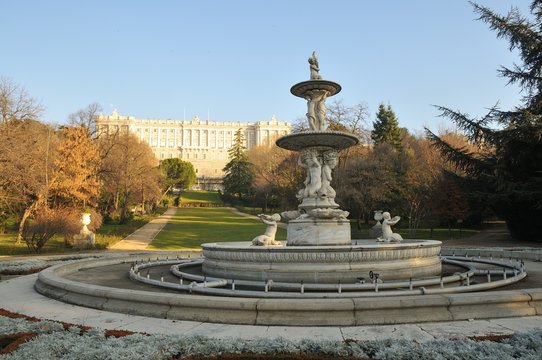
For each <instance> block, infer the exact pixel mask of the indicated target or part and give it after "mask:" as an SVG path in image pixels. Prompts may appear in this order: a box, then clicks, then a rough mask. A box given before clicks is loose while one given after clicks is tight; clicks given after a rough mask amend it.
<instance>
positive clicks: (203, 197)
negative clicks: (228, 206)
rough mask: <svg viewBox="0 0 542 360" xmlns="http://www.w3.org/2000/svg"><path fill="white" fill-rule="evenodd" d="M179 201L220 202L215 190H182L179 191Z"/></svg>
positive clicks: (183, 202) (185, 202)
mask: <svg viewBox="0 0 542 360" xmlns="http://www.w3.org/2000/svg"><path fill="white" fill-rule="evenodd" d="M181 203H182V204H187V203H213V204H222V200H220V196H219V195H218V192H217V191H204V190H201V191H183V192H182V193H181Z"/></svg>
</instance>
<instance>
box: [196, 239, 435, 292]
mask: <svg viewBox="0 0 542 360" xmlns="http://www.w3.org/2000/svg"><path fill="white" fill-rule="evenodd" d="M441 245H442V243H441V242H440V241H436V240H404V241H402V242H400V243H377V242H376V241H375V240H353V241H352V244H351V245H342V246H337V245H332V246H286V243H284V246H267V247H262V246H253V245H252V244H251V242H227V243H207V244H203V245H202V248H203V256H204V259H205V260H204V262H203V272H204V274H206V275H208V276H213V277H220V278H224V279H244V280H262V281H266V280H273V281H283V282H300V281H304V282H306V283H337V282H339V281H340V282H342V283H347V282H356V281H360V279H362V278H364V279H368V278H369V276H370V273H371V272H372V273H373V274H374V273H378V274H379V277H380V278H381V279H382V280H384V281H386V280H408V279H409V278H424V277H431V276H439V275H440V274H441V271H442V266H441V261H440V256H439V254H440V250H441Z"/></svg>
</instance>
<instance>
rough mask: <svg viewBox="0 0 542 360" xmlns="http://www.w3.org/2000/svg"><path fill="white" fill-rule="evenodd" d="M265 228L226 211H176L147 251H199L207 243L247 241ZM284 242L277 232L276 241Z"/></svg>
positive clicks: (283, 235)
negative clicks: (151, 249) (150, 249)
mask: <svg viewBox="0 0 542 360" xmlns="http://www.w3.org/2000/svg"><path fill="white" fill-rule="evenodd" d="M265 228H266V225H264V224H263V223H261V222H260V221H258V220H255V219H252V218H248V217H243V216H239V215H235V214H233V213H232V212H231V210H229V209H228V208H180V209H178V210H177V213H176V214H175V216H174V217H173V218H172V219H171V221H169V222H168V224H167V225H166V226H165V227H164V229H163V230H162V231H161V232H160V233H159V234H158V235H157V236H156V238H155V239H154V240H153V241H152V243H151V245H150V246H149V247H150V248H153V249H159V250H173V249H199V248H200V245H201V244H203V243H209V242H226V241H251V240H252V239H253V238H254V237H256V236H258V235H261V234H263V233H264V231H265ZM285 239H286V230H284V229H281V228H279V229H278V231H277V240H285Z"/></svg>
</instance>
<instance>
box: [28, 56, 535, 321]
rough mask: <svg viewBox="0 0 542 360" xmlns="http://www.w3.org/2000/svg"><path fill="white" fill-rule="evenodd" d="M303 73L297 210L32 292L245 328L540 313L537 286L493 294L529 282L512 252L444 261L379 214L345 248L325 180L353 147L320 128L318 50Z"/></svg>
mask: <svg viewBox="0 0 542 360" xmlns="http://www.w3.org/2000/svg"><path fill="white" fill-rule="evenodd" d="M309 64H310V69H311V77H310V80H308V81H304V82H301V83H298V84H296V85H294V86H293V87H292V89H291V92H292V93H293V94H294V95H295V96H299V97H302V98H304V99H306V100H307V108H308V111H307V120H308V123H309V129H308V130H307V131H303V132H300V133H296V134H291V135H287V136H284V137H282V138H280V139H278V140H277V145H278V146H280V147H282V148H285V149H289V150H291V151H295V152H298V153H299V164H300V166H302V167H303V168H305V169H306V171H307V177H306V180H305V183H304V188H303V189H300V191H299V193H298V198H299V202H300V203H299V205H298V208H297V209H296V210H292V211H287V212H284V213H282V214H273V215H260V219H261V221H262V222H263V223H264V224H265V225H267V228H266V230H265V233H264V234H262V235H260V236H257V237H256V238H254V239H253V240H252V241H239V242H229V243H208V244H203V245H202V248H203V258H201V257H199V256H198V257H197V258H191V256H190V254H187V253H186V252H182V253H172V252H168V253H166V254H162V258H159V257H158V256H157V257H156V260H154V259H151V255H150V254H146V253H142V254H129V255H124V256H119V257H112V258H110V257H105V258H103V259H90V260H82V261H77V262H73V263H72V262H68V263H67V264H59V265H56V266H52V267H50V268H48V269H45V270H43V271H42V272H41V273H40V274H39V276H38V280H37V281H36V283H35V289H36V290H37V291H38V292H39V293H41V294H44V295H47V296H49V297H52V298H54V299H58V300H60V301H65V302H68V303H71V304H76V305H83V306H88V307H93V308H98V309H101V310H107V311H114V312H122V313H128V314H134V315H144V316H153V317H157V318H169V319H179V320H191V321H205V322H222V323H231V324H250V325H295V326H307V325H318V326H328V325H338V326H354V325H374V324H396V323H409V322H420V321H450V320H467V319H484V318H492V317H507V316H525V315H535V314H539V313H540V311H541V310H540V309H539V308H540V304H539V303H540V301H538V302H537V299H538V300H539V299H540V298H541V295H540V294H541V290H540V289H531V290H525V289H522V290H518V291H516V292H513V291H508V292H506V291H498V292H491V291H490V290H493V289H497V288H499V287H502V286H507V285H510V284H514V283H516V282H518V281H520V280H522V279H524V278H525V277H526V276H527V273H526V271H525V267H524V263H523V260H521V261H520V259H516V260H515V261H513V260H512V256H515V255H513V254H507V255H506V256H507V257H508V256H510V258H509V259H504V258H502V254H501V260H500V261H498V260H496V259H494V258H493V256H494V254H493V251H494V250H493V249H491V250H489V251H485V252H486V255H489V259H484V258H481V254H480V250H479V249H473V250H472V251H471V250H469V251H467V250H464V253H463V255H457V256H456V255H455V252H454V253H452V255H451V256H450V255H448V256H442V257H441V256H440V250H441V242H440V241H434V240H409V239H405V240H403V239H402V238H401V237H400V236H399V235H398V234H395V233H393V231H392V228H391V226H393V225H394V224H395V223H396V222H397V221H399V217H397V216H396V217H391V215H390V214H389V213H388V212H385V211H376V212H375V220H376V221H377V225H375V227H373V229H372V231H371V232H372V234H373V236H372V237H373V238H372V239H368V240H351V238H350V223H349V221H348V219H347V216H348V213H347V212H346V211H343V210H341V209H340V206H339V204H337V203H336V202H335V190H334V189H333V188H332V187H331V180H332V172H333V168H334V167H335V166H336V164H337V158H338V152H339V151H340V150H342V149H345V148H348V147H349V146H353V145H355V144H357V143H358V139H357V138H356V137H355V136H353V135H351V134H346V133H342V132H336V131H329V130H328V129H327V128H326V106H325V100H326V98H327V97H329V96H333V95H335V94H337V93H338V92H339V91H340V89H341V87H340V86H339V84H337V83H334V82H332V81H326V80H323V79H322V77H321V76H320V74H319V67H318V60H317V58H316V55H315V54H314V53H313V56H311V58H309ZM280 220H283V221H287V222H288V228H287V230H288V235H287V241H286V242H284V241H276V240H275V234H276V230H277V223H278V222H279V221H280ZM475 253H477V256H475V255H474V254H475ZM511 253H513V252H511ZM154 255H155V254H153V256H154ZM164 255H165V258H164ZM198 255H199V254H198ZM179 256H180V257H179ZM442 264H444V271H443V267H442ZM126 272H128V273H129V278H128V277H127V276H126ZM164 274H165V275H166V276H164ZM132 281H135V282H137V284H136V285H135V286H136V288H134V284H133V283H132ZM141 286H143V287H141ZM147 286H150V289H149V288H148V287H147ZM236 286H237V287H236ZM155 287H158V288H161V289H160V290H161V291H160V292H155V291H153V289H154V288H155ZM465 292H470V293H472V294H463V293H465ZM537 304H538V305H537Z"/></svg>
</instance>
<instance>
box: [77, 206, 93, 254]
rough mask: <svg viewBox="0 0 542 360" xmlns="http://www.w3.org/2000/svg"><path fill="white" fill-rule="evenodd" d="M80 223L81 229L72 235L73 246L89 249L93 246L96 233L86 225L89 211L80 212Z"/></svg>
mask: <svg viewBox="0 0 542 360" xmlns="http://www.w3.org/2000/svg"><path fill="white" fill-rule="evenodd" d="M81 223H82V224H83V228H82V229H81V231H80V232H79V234H77V235H75V236H74V237H73V239H74V244H73V246H74V248H76V249H91V248H93V247H94V243H95V240H96V235H95V234H94V233H93V232H92V231H90V230H89V229H88V227H87V225H89V224H90V213H83V214H82V217H81Z"/></svg>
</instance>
